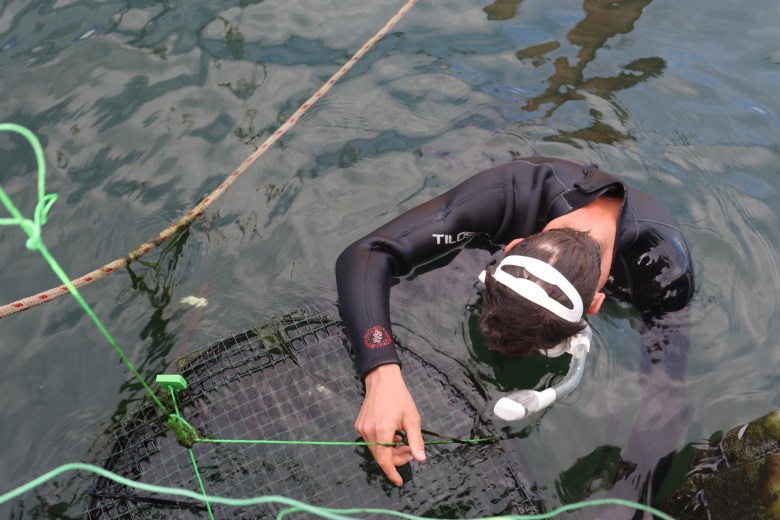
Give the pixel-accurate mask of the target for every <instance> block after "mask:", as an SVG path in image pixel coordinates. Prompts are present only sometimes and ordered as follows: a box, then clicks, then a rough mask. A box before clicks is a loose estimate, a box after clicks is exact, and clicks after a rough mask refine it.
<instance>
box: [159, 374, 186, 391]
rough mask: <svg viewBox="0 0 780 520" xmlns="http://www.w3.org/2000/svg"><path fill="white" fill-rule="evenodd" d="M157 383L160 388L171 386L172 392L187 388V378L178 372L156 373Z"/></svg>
mask: <svg viewBox="0 0 780 520" xmlns="http://www.w3.org/2000/svg"><path fill="white" fill-rule="evenodd" d="M156 381H157V385H158V386H160V387H162V388H171V389H173V391H174V392H178V391H179V390H184V389H185V388H187V380H186V379H184V378H183V377H182V376H180V375H179V374H157V379H156Z"/></svg>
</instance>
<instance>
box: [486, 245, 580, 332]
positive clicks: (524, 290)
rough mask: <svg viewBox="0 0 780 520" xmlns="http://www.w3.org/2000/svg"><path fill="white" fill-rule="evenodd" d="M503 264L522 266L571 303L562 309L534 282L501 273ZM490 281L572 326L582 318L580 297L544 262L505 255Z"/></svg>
mask: <svg viewBox="0 0 780 520" xmlns="http://www.w3.org/2000/svg"><path fill="white" fill-rule="evenodd" d="M505 265H513V266H516V267H524V268H525V269H526V271H528V272H529V273H531V274H532V275H534V276H536V277H537V278H539V279H540V280H542V281H543V282H547V283H549V284H551V285H554V286H556V287H558V288H559V289H560V290H561V291H563V294H565V295H566V297H567V298H568V299H569V301H570V302H571V307H565V306H563V305H561V304H560V303H559V302H557V301H555V300H553V299H552V298H551V297H550V295H549V294H547V291H545V290H544V289H542V288H541V287H540V286H539V285H538V284H537V283H536V282H532V281H531V280H528V279H526V278H517V277H516V276H513V275H511V274H509V273H507V272H506V271H504V270H503V267H504V266H505ZM493 278H495V279H496V281H497V282H499V283H501V284H503V285H505V286H506V287H509V288H510V289H512V290H513V291H515V292H516V293H517V294H519V295H520V296H522V297H523V298H525V299H527V300H529V301H531V302H533V303H535V304H537V305H539V306H540V307H544V308H545V309H547V310H548V311H550V312H552V313H553V314H555V315H556V316H558V317H560V318H562V319H564V320H566V321H569V322H571V323H576V322H578V321H580V320H581V319H582V297H580V294H579V293H578V292H577V289H575V288H574V286H573V285H572V284H571V282H570V281H569V280H567V279H566V277H565V276H563V275H562V274H561V273H560V271H558V270H557V269H556V268H554V267H553V266H551V265H550V264H548V263H547V262H544V261H542V260H539V259H537V258H531V257H529V256H521V255H509V256H506V257H504V259H503V260H501V262H500V263H499V264H498V266H497V267H496V270H495V272H494V273H493Z"/></svg>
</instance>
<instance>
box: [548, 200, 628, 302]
mask: <svg viewBox="0 0 780 520" xmlns="http://www.w3.org/2000/svg"><path fill="white" fill-rule="evenodd" d="M622 203H623V199H621V198H619V197H609V196H601V197H599V198H597V199H596V200H594V201H593V202H591V203H589V204H586V205H585V206H583V207H581V208H579V209H576V210H574V211H572V212H571V213H567V214H566V215H562V216H560V217H558V218H556V219H553V220H551V221H550V222H548V223H547V225H546V226H545V227H544V229H545V230H547V229H555V228H562V227H568V228H572V229H576V230H578V231H587V232H588V233H590V235H591V236H592V237H593V239H594V240H595V241H596V242H598V243H599V245H600V246H601V276H599V285H598V290H601V288H602V287H604V284H606V283H607V279H608V278H609V271H610V269H611V267H612V256H613V252H614V251H615V236H616V235H617V225H618V219H619V218H620V206H621V205H622Z"/></svg>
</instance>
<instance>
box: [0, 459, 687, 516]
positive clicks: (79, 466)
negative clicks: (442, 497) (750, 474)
mask: <svg viewBox="0 0 780 520" xmlns="http://www.w3.org/2000/svg"><path fill="white" fill-rule="evenodd" d="M69 471H87V472H91V473H94V474H96V475H99V476H101V477H105V478H107V479H110V480H113V481H114V482H116V483H117V484H121V485H123V486H128V487H131V488H134V489H139V490H141V491H146V492H149V493H157V494H166V495H174V496H180V497H186V498H190V499H192V500H197V501H198V502H205V503H211V504H221V505H226V506H231V507H249V506H257V505H263V504H273V503H276V504H283V505H286V506H288V507H287V509H284V510H282V511H281V512H280V513H279V514H278V515H277V519H281V518H283V517H284V516H285V515H288V514H291V513H294V512H300V511H305V512H307V513H311V514H314V515H317V516H320V517H322V518H330V519H334V520H344V519H347V520H354V518H355V517H354V516H351V515H358V514H362V515H388V516H395V517H398V518H404V519H407V520H422V519H423V518H424V517H419V516H415V515H411V514H408V513H402V512H399V511H392V510H388V509H375V508H366V509H332V508H325V507H317V506H312V505H309V504H306V503H303V502H300V501H298V500H294V499H291V498H287V497H283V496H278V495H266V496H262V497H252V498H228V497H219V496H211V495H203V494H199V493H196V492H194V491H190V490H187V489H177V488H170V487H163V486H155V485H153V484H145V483H143V482H137V481H135V480H130V479H128V478H125V477H122V476H120V475H117V474H116V473H112V472H110V471H107V470H105V469H103V468H101V467H98V466H94V465H92V464H85V463H81V462H73V463H70V464H63V465H62V466H59V467H57V468H55V469H53V470H51V471H49V472H47V473H44V474H43V475H41V476H40V477H37V478H35V479H33V480H31V481H30V482H28V483H27V484H24V485H22V486H19V487H17V488H16V489H13V490H11V491H9V492H7V493H5V494H3V495H0V505H2V504H4V503H6V502H8V501H10V500H13V499H14V498H16V497H18V496H20V495H22V494H24V493H27V492H28V491H30V490H32V489H34V488H35V487H37V486H40V485H41V484H44V483H46V482H47V481H49V480H52V479H54V478H55V477H57V476H59V475H61V474H62V473H66V472H69ZM603 505H619V506H625V507H629V508H633V509H637V510H640V511H644V512H646V513H650V514H652V515H654V516H657V517H658V518H661V519H662V520H674V518H673V517H671V516H669V515H667V514H666V513H664V512H663V511H659V510H658V509H655V508H653V507H650V506H646V505H644V504H639V503H636V502H631V501H630V500H622V499H618V498H603V499H597V500H590V501H588V502H577V503H574V504H567V505H565V506H561V507H559V508H557V509H555V510H553V511H550V512H548V513H541V514H535V515H506V516H491V517H486V518H482V519H481V520H545V519H547V518H553V517H555V516H558V515H560V514H561V513H565V512H567V511H574V510H577V509H583V508H586V507H598V506H603ZM451 520H452V519H451Z"/></svg>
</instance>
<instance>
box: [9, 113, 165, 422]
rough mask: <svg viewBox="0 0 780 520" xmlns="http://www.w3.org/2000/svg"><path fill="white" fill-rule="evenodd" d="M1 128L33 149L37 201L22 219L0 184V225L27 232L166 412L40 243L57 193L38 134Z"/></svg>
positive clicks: (29, 243)
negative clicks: (49, 182)
mask: <svg viewBox="0 0 780 520" xmlns="http://www.w3.org/2000/svg"><path fill="white" fill-rule="evenodd" d="M2 131H6V132H16V133H18V134H20V135H22V136H23V137H24V138H25V139H27V141H28V142H29V143H30V145H31V146H32V148H33V151H34V152H35V160H36V162H37V165H38V203H37V204H36V206H35V212H34V214H33V218H32V219H26V218H24V216H23V215H22V213H21V212H20V211H19V210H18V209H17V207H16V206H15V205H14V203H13V202H12V201H11V199H10V198H9V197H8V195H7V194H6V193H5V190H3V188H2V187H0V202H2V204H3V206H5V208H6V209H7V210H8V212H9V213H10V214H11V216H12V217H13V218H3V219H0V226H11V225H18V226H19V227H21V228H22V230H23V231H24V232H25V234H27V236H28V239H27V242H26V246H27V249H29V250H31V251H38V252H39V253H40V254H41V255H42V256H43V258H44V260H46V262H47V263H48V264H49V266H50V267H51V269H52V271H54V273H55V274H56V275H57V277H58V278H59V279H60V280H61V281H62V283H63V284H64V285H65V287H67V289H68V291H70V294H71V295H72V296H73V297H74V298H75V299H76V301H77V302H79V304H80V305H81V307H82V308H83V309H84V312H86V313H87V315H88V316H89V317H90V318H91V319H92V321H93V322H94V324H95V326H96V327H97V328H98V330H99V331H100V332H101V333H102V334H103V336H104V337H105V338H106V340H107V341H108V343H109V344H110V345H111V346H112V347H113V348H114V350H115V351H116V353H117V354H118V355H119V358H120V359H121V360H122V361H123V362H124V364H125V365H126V366H127V368H129V369H130V372H132V374H133V375H134V376H135V377H136V379H138V381H140V383H141V385H143V387H144V388H145V389H146V392H147V393H148V394H149V396H150V397H151V399H152V401H154V403H155V404H156V405H157V406H159V407H160V408H161V409H162V410H163V411H164V412H165V413H166V414H168V409H167V408H166V407H165V406H164V405H163V404H162V403H161V402H160V400H159V399H158V398H157V396H156V395H155V393H154V392H153V391H152V389H151V388H150V387H149V385H148V384H146V381H144V378H143V377H141V374H140V373H139V372H138V370H137V369H136V368H135V366H134V365H133V363H131V362H130V360H129V359H128V358H127V356H126V355H125V353H124V352H123V351H122V349H121V348H119V345H117V343H116V341H114V338H113V337H111V334H109V333H108V330H107V329H106V328H105V327H104V326H103V323H101V321H100V320H99V319H98V317H97V316H96V315H95V313H94V312H93V311H92V308H91V307H90V306H89V304H88V303H87V302H86V300H84V298H83V297H82V296H81V293H80V292H79V290H78V289H76V287H75V286H74V285H73V283H71V281H70V278H69V277H68V275H66V274H65V271H63V270H62V268H61V267H60V265H59V263H57V260H55V259H54V257H53V256H52V255H51V253H49V250H48V249H46V246H45V245H44V243H43V240H42V238H41V228H42V226H43V225H44V224H46V220H47V216H48V213H49V210H50V209H51V206H52V204H54V202H55V201H56V200H57V194H56V193H51V194H48V195H47V194H46V161H44V158H43V148H42V147H41V143H40V141H38V138H37V137H35V134H33V133H32V132H30V131H29V130H28V129H26V128H24V127H23V126H19V125H17V124H14V123H0V132H2Z"/></svg>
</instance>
